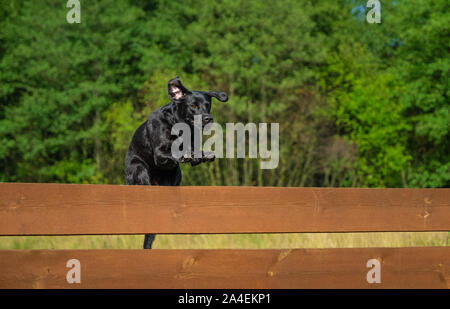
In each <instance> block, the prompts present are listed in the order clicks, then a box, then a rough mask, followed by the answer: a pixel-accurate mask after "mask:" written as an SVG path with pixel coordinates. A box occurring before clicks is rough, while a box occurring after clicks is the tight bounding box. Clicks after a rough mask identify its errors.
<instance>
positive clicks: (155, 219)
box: [0, 183, 450, 235]
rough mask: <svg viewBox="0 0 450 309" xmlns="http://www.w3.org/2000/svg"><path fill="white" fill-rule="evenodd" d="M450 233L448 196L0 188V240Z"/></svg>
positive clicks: (428, 192) (437, 192) (432, 192)
mask: <svg viewBox="0 0 450 309" xmlns="http://www.w3.org/2000/svg"><path fill="white" fill-rule="evenodd" d="M447 230H450V189H345V188H273V187H209V186H208V187H157V186H118V185H70V184H19V183H1V184H0V235H70V234H72V235H83V234H143V233H156V234H176V233H258V232H260V233H283V232H370V231H447Z"/></svg>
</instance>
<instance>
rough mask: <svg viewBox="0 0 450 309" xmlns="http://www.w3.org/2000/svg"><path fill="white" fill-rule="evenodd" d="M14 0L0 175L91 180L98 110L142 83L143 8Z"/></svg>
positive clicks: (3, 88)
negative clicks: (72, 14)
mask: <svg viewBox="0 0 450 309" xmlns="http://www.w3.org/2000/svg"><path fill="white" fill-rule="evenodd" d="M67 12H68V9H67V8H66V7H65V2H55V1H50V0H47V1H39V2H29V1H16V2H15V6H14V10H11V11H10V13H9V14H8V16H7V18H6V21H5V22H4V23H2V36H1V40H2V41H3V42H4V44H3V46H2V49H3V53H4V54H3V57H2V58H1V60H0V71H1V75H0V104H1V105H0V115H2V118H1V120H0V145H1V146H0V174H1V176H0V177H1V180H2V181H42V182H45V181H56V182H59V181H61V182H85V181H88V182H95V181H98V179H97V178H96V177H95V176H96V171H97V170H98V168H99V167H101V165H102V164H106V163H105V162H103V161H102V157H101V155H100V154H101V152H100V150H101V148H102V145H101V134H102V132H103V131H104V125H103V124H102V123H101V121H100V120H101V114H102V111H103V110H105V109H106V108H107V107H108V106H109V105H110V104H111V103H112V102H113V100H115V99H117V98H120V97H123V96H125V95H130V94H132V93H134V92H135V91H136V89H138V88H139V87H140V85H141V84H142V83H143V81H144V80H145V78H144V77H143V75H144V74H143V70H144V69H143V68H142V65H143V64H142V61H141V60H142V58H143V57H144V56H145V44H146V42H147V41H146V39H145V37H146V32H145V31H146V27H145V22H144V17H145V15H144V13H143V11H142V10H141V9H139V8H137V7H134V6H131V5H130V4H129V2H128V1H125V0H121V1H112V0H111V1H110V0H107V1H101V2H89V3H87V2H86V3H84V2H83V3H82V6H81V12H82V18H81V23H80V24H69V23H67V21H66V14H67Z"/></svg>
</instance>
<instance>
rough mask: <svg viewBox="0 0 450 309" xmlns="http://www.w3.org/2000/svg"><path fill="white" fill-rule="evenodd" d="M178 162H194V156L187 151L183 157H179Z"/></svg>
mask: <svg viewBox="0 0 450 309" xmlns="http://www.w3.org/2000/svg"><path fill="white" fill-rule="evenodd" d="M178 162H179V163H189V162H192V157H191V156H189V155H188V154H187V153H185V154H184V156H183V157H181V158H179V159H178Z"/></svg>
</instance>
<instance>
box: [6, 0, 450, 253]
mask: <svg viewBox="0 0 450 309" xmlns="http://www.w3.org/2000/svg"><path fill="white" fill-rule="evenodd" d="M381 4H382V12H381V18H382V22H381V24H368V23H367V22H366V20H365V16H366V13H367V11H368V9H367V8H366V1H357V0H321V1H311V0H310V1H307V0H301V1H300V0H284V1H271V2H267V1H259V0H223V1H212V0H202V1H194V0H185V1H182V2H175V1H145V0H102V1H81V23H80V24H68V23H67V21H66V14H67V12H68V10H69V9H67V8H66V1H64V0H58V1H56V0H42V1H25V0H12V1H11V0H0V8H1V10H0V29H1V30H0V181H3V182H6V181H7V182H61V183H109V184H123V183H124V181H123V175H122V173H123V164H124V157H125V153H126V150H127V148H128V145H129V142H130V140H131V137H132V134H133V133H134V131H135V129H136V128H137V127H138V126H139V125H140V124H141V123H142V122H144V121H145V119H146V117H147V116H148V114H149V113H151V112H152V111H153V110H154V109H156V108H158V107H159V106H161V105H163V104H165V103H167V101H168V99H167V93H166V84H167V81H168V80H169V79H170V78H172V77H174V76H180V77H181V78H182V80H183V81H184V83H185V84H186V86H187V87H188V88H191V89H201V90H221V91H226V92H227V93H228V94H229V96H230V101H229V102H228V103H226V104H221V103H220V102H215V104H214V106H213V111H212V112H213V115H214V116H215V119H216V121H217V122H219V123H222V124H224V123H226V122H243V123H248V122H255V123H258V122H278V123H280V163H279V166H278V168H277V169H275V170H261V169H259V163H258V161H257V160H256V159H245V160H244V159H220V160H216V161H215V162H214V163H212V164H203V165H200V166H197V167H195V168H191V167H190V166H183V182H182V184H183V185H253V186H254V185H256V186H334V187H435V188H436V187H449V186H450V146H449V145H450V143H449V129H450V121H449V119H450V104H449V68H450V60H449V54H448V53H449V50H450V46H449V45H450V44H449V40H448V38H449V26H450V14H449V3H448V1H446V0H434V1H427V0H411V1H397V0H392V1H381ZM414 235H416V234H414ZM436 235H438V236H436V237H438V238H439V239H444V240H443V241H445V238H446V237H447V238H448V235H447V234H446V233H444V234H436ZM442 235H444V236H442ZM185 237H187V236H185ZM205 237H206V236H205ZM242 237H244V236H242ZM249 237H252V236H249ZM261 237H262V236H261ZM280 237H281V236H280ZM297 237H298V239H300V238H301V237H303V239H304V237H306V236H305V235H303V236H302V235H297ZM330 237H331V236H330ZM380 237H381V236H380ZM386 237H387V238H388V239H390V238H391V237H390V236H386ZM411 237H412V236H411ZM194 238H195V237H194ZM194 238H191V239H194ZM200 238H201V237H200ZM200 238H195V239H200ZM419 238H420V237H419ZM8 239H9V240H6V239H5V238H4V242H3V244H5V243H14V241H16V240H15V239H13V240H11V238H8ZM127 239H131V238H127ZM157 239H158V238H157ZM160 239H161V238H160ZM162 239H164V238H162ZM171 239H172V240H173V239H174V238H171ZM201 239H206V238H201ZM208 239H209V238H208ZM221 239H222V238H221ZM223 239H227V238H223ZM239 239H243V238H239ZM248 239H250V238H248ZM259 239H260V241H261V242H263V243H270V241H268V240H267V239H266V238H263V237H262V238H259ZM264 239H265V240H264ZM324 239H325V238H324ZM328 239H331V238H328ZM367 239H370V237H369V238H367ZM410 239H411V238H410V237H408V236H407V239H406V240H405V241H404V242H406V243H409V241H410ZM420 239H421V238H420ZM217 241H219V238H216V243H217ZM239 241H240V240H239ZM296 241H297V240H295V241H294V243H296ZM420 241H421V240H418V242H420ZM447 241H448V240H447ZM157 242H158V241H157ZM219 242H220V241H219ZM226 242H227V241H224V243H226ZM175 243H176V241H175ZM184 243H189V241H187V242H186V239H185V240H184ZM210 243H211V244H213V243H214V241H210ZM250 243H251V241H250ZM325 243H326V241H325ZM357 243H358V242H357ZM157 244H158V243H156V245H157ZM246 244H247V243H246ZM280 244H286V245H288V243H285V242H283V241H281V242H280ZM296 244H297V243H296ZM303 244H307V242H306V243H303ZM358 244H361V245H362V246H365V245H370V244H371V242H370V241H369V240H367V241H365V242H362V243H358ZM403 245H404V244H403ZM139 246H140V245H139ZM173 246H175V247H176V245H173Z"/></svg>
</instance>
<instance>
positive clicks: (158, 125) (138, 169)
mask: <svg viewBox="0 0 450 309" xmlns="http://www.w3.org/2000/svg"><path fill="white" fill-rule="evenodd" d="M168 93H169V98H170V100H171V102H170V103H168V104H166V105H164V106H163V107H160V108H158V109H157V110H155V111H154V112H153V113H151V114H150V116H149V117H148V118H147V121H145V122H144V123H143V124H142V125H141V126H140V127H139V128H138V129H137V130H136V132H135V133H134V136H133V139H132V141H131V144H130V147H129V149H128V152H127V156H126V158H125V183H126V184H127V185H157V186H158V185H159V186H178V185H180V182H181V170H180V165H179V164H180V163H188V162H189V163H191V165H192V166H194V165H197V164H200V163H202V162H208V161H213V160H214V158H215V157H214V153H202V155H201V157H200V158H195V157H194V156H193V155H191V156H190V157H189V156H187V157H186V156H183V157H179V158H175V157H173V156H172V152H171V148H172V143H173V141H174V140H176V139H177V138H178V137H177V136H176V135H172V134H171V131H172V127H173V126H174V125H175V124H176V123H185V124H187V125H189V127H190V128H191V132H193V127H194V116H196V115H200V116H201V119H202V125H203V126H205V125H206V124H208V123H210V122H213V117H212V116H211V114H210V111H211V99H212V97H214V98H216V99H218V100H219V101H221V102H226V101H228V96H227V94H226V93H224V92H215V91H189V90H188V89H186V88H185V87H184V86H183V84H182V83H181V81H180V79H179V78H178V77H176V78H173V79H171V80H170V81H169V83H168ZM197 117H198V116H197ZM191 143H193V138H192V141H191ZM191 146H192V145H191ZM191 149H193V147H191ZM154 240H155V235H153V234H147V235H145V239H144V249H151V247H152V243H153V241H154Z"/></svg>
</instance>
